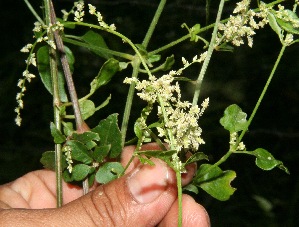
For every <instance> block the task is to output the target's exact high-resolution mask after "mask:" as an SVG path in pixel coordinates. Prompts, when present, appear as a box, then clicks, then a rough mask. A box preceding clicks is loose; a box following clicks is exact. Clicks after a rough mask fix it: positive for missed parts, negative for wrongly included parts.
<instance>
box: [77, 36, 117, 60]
mask: <svg viewBox="0 0 299 227" xmlns="http://www.w3.org/2000/svg"><path fill="white" fill-rule="evenodd" d="M81 39H82V40H83V41H84V42H85V43H87V44H88V45H89V49H91V50H92V52H94V53H95V54H97V55H99V56H100V57H103V58H106V59H109V58H112V55H111V54H109V53H107V52H105V51H101V50H98V48H103V49H109V48H108V46H107V44H106V42H105V40H104V38H103V37H102V36H101V35H100V34H98V33H96V32H94V31H92V30H89V31H88V32H86V33H85V34H84V35H83V36H81ZM92 47H96V48H92Z"/></svg>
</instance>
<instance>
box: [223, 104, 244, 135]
mask: <svg viewBox="0 0 299 227" xmlns="http://www.w3.org/2000/svg"><path fill="white" fill-rule="evenodd" d="M246 116H247V114H246V113H244V112H242V110H241V108H240V107H239V106H237V105H236V104H233V105H230V106H229V107H227V108H226V109H225V111H224V116H223V117H222V118H221V119H220V124H221V125H222V126H223V127H224V128H225V129H226V130H228V131H229V132H230V133H233V132H238V131H241V130H244V129H246V127H247V120H246Z"/></svg>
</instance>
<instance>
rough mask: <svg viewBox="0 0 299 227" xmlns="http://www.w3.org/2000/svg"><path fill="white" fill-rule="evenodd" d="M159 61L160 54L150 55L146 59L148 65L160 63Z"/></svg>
mask: <svg viewBox="0 0 299 227" xmlns="http://www.w3.org/2000/svg"><path fill="white" fill-rule="evenodd" d="M160 59H161V55H160V54H152V55H150V56H148V59H147V60H148V61H149V62H150V63H153V62H157V61H160Z"/></svg>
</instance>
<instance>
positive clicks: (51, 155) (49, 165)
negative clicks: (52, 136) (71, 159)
mask: <svg viewBox="0 0 299 227" xmlns="http://www.w3.org/2000/svg"><path fill="white" fill-rule="evenodd" d="M40 162H41V163H42V165H43V167H44V168H45V169H49V170H53V171H55V165H56V164H55V151H46V152H44V153H43V154H42V157H41V159H40ZM66 167H67V163H66V160H65V158H64V157H63V158H62V161H61V168H62V169H65V168H66Z"/></svg>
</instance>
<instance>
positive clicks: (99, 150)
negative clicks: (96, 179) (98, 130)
mask: <svg viewBox="0 0 299 227" xmlns="http://www.w3.org/2000/svg"><path fill="white" fill-rule="evenodd" d="M110 149H111V145H110V144H109V145H104V146H97V147H96V148H95V149H94V152H93V153H92V157H93V158H94V160H95V161H96V162H100V163H101V162H103V161H104V159H105V158H106V157H107V155H108V153H109V151H110Z"/></svg>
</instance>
